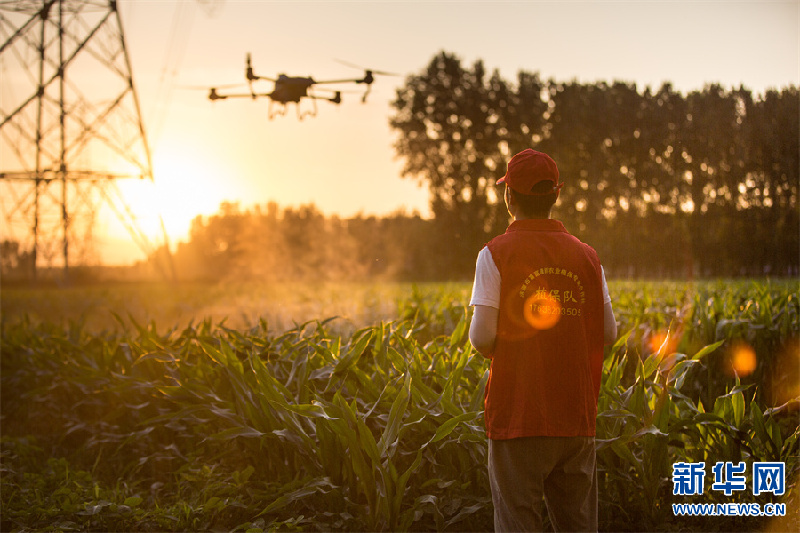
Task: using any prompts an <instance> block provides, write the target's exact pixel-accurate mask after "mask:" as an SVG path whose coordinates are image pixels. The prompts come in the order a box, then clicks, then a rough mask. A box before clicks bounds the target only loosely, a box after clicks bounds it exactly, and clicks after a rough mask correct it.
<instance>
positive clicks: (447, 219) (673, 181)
mask: <svg viewBox="0 0 800 533" xmlns="http://www.w3.org/2000/svg"><path fill="white" fill-rule="evenodd" d="M393 109H394V116H393V117H392V118H391V125H392V127H393V128H394V130H395V131H396V133H397V139H396V143H395V148H396V151H397V154H398V155H399V156H400V157H401V158H402V159H403V160H404V162H405V166H404V175H406V176H408V177H411V178H414V179H418V180H420V181H422V182H423V183H425V184H427V186H428V188H429V191H430V197H431V208H432V211H433V214H434V219H435V221H436V224H435V226H436V231H435V232H434V235H435V236H436V237H438V238H439V239H440V243H441V246H442V247H445V246H446V247H447V248H448V249H449V250H451V253H449V254H448V257H449V258H450V260H451V263H452V264H451V265H449V266H448V267H447V269H446V270H447V271H449V272H453V273H458V275H460V276H462V277H467V276H468V275H469V273H470V271H471V269H472V268H473V264H472V261H473V260H474V259H473V258H474V255H475V253H476V252H477V250H478V249H479V248H480V247H481V246H482V244H483V243H484V242H486V241H487V240H488V239H490V238H491V237H492V236H493V235H495V234H497V233H499V232H501V231H503V230H504V228H505V226H506V224H507V221H508V219H507V214H506V211H505V206H504V204H503V201H502V190H501V189H500V188H498V187H496V186H495V181H496V180H497V178H499V177H501V176H502V175H503V174H504V173H505V170H506V162H507V160H508V159H509V158H510V157H511V156H512V155H513V154H515V153H517V152H519V151H520V150H523V149H525V148H529V147H532V148H535V149H537V150H540V151H543V152H546V153H548V154H550V155H551V156H552V157H553V158H554V159H555V161H556V162H557V164H558V166H559V169H560V173H561V176H562V179H563V180H564V181H565V182H566V185H565V187H564V189H563V190H562V192H561V197H560V199H559V202H558V204H557V206H556V209H555V211H554V213H553V215H554V217H555V218H559V219H560V220H562V221H563V222H564V223H565V225H566V226H567V228H568V229H569V230H570V231H572V232H573V233H575V234H576V235H577V236H578V237H580V238H581V239H583V240H584V241H586V242H588V243H589V244H591V245H593V246H594V247H595V248H596V249H597V250H598V252H599V254H600V257H601V259H602V260H603V262H604V264H606V265H607V266H606V268H607V269H608V270H609V271H611V272H612V273H613V275H615V276H629V275H630V276H640V277H641V276H662V277H665V276H671V277H678V276H680V277H684V276H691V275H698V276H732V275H764V274H772V275H776V274H783V275H787V274H797V272H798V261H800V259H798V258H799V257H800V243H799V242H798V237H799V236H800V235H799V234H800V221H799V220H798V206H797V187H798V179H799V178H798V170H799V169H800V161H799V157H800V156H799V154H800V132H799V131H798V125H799V124H800V98H799V97H798V90H797V87H793V86H792V87H787V88H784V89H781V90H777V89H775V90H769V91H766V93H765V94H763V95H760V96H757V95H753V94H752V92H751V91H749V90H748V89H746V88H744V87H740V88H738V89H730V90H728V89H724V88H723V87H721V86H720V85H716V84H714V85H707V86H706V87H704V88H703V89H702V90H696V91H692V92H690V93H689V94H686V95H683V94H681V93H679V92H677V91H675V90H674V89H673V88H672V86H671V85H670V84H668V83H667V84H663V85H662V86H661V87H660V88H658V89H657V90H653V89H651V88H650V87H647V88H645V89H644V90H643V91H639V90H638V89H637V87H636V85H635V84H632V83H625V82H614V83H610V84H609V83H606V82H597V83H580V82H577V81H570V82H562V81H555V80H552V79H551V80H546V81H545V80H542V79H541V78H540V77H539V75H538V74H537V73H529V72H525V71H520V72H519V73H518V75H517V79H516V80H515V82H514V83H511V82H509V81H507V80H505V79H504V78H503V77H502V76H501V75H500V74H499V73H498V72H497V71H494V72H493V73H491V74H489V73H487V71H486V69H485V67H484V65H483V62H482V61H476V62H475V63H474V64H472V65H471V66H465V65H464V64H462V62H461V60H460V59H459V58H458V57H456V56H455V55H453V54H449V53H446V52H441V53H439V54H437V55H436V56H434V57H433V59H432V60H431V61H430V63H429V64H428V66H427V68H426V69H424V70H423V71H421V72H420V73H418V74H416V75H412V76H409V77H408V78H407V79H406V82H405V85H404V86H403V87H402V88H400V89H399V90H398V91H397V98H396V100H395V101H394V103H393ZM440 249H444V248H440Z"/></svg>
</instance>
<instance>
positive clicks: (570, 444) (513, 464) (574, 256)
mask: <svg viewBox="0 0 800 533" xmlns="http://www.w3.org/2000/svg"><path fill="white" fill-rule="evenodd" d="M497 183H498V184H499V183H504V184H505V186H506V188H505V195H504V198H505V202H506V206H507V207H508V212H509V213H510V214H511V216H512V217H513V221H512V223H511V225H510V226H509V227H508V229H507V230H506V232H505V233H504V234H503V235H500V236H498V237H496V238H494V239H493V240H492V241H491V242H489V244H487V245H486V247H484V248H483V249H482V250H481V252H480V254H479V255H478V260H477V264H476V272H475V284H474V286H473V291H472V299H471V301H470V305H473V306H474V314H473V319H472V323H471V325H470V330H469V338H470V341H471V342H472V344H473V346H474V347H475V349H477V350H478V351H479V352H480V353H481V354H482V355H484V356H485V357H488V358H490V359H491V360H492V362H491V367H490V371H489V381H488V382H487V384H486V394H485V421H486V433H487V436H488V437H489V479H490V482H491V489H492V501H493V503H494V524H495V529H496V530H497V531H537V530H541V529H542V527H543V524H542V513H541V508H542V498H544V501H545V503H546V505H547V510H548V514H549V516H550V520H551V522H552V524H553V527H554V528H555V529H556V531H596V530H597V473H596V466H595V444H594V436H595V418H596V416H597V397H598V394H599V390H600V375H601V371H602V367H603V345H604V344H605V343H610V342H612V341H613V340H614V338H615V337H616V335H617V326H616V322H615V319H614V312H613V309H612V307H611V298H610V297H609V295H608V287H607V286H606V281H605V275H604V273H603V268H602V266H601V265H600V260H599V259H598V257H597V253H596V252H595V251H594V249H592V248H591V247H590V246H589V245H587V244H584V243H582V242H581V241H579V240H578V239H577V238H575V237H574V236H572V235H570V234H569V233H568V232H567V230H566V229H565V228H564V225H563V224H562V223H561V222H559V221H558V220H553V219H550V210H551V209H552V207H553V205H554V204H555V202H556V200H557V198H558V193H559V191H560V189H561V187H562V185H563V183H559V181H558V168H557V166H556V163H555V162H554V161H553V160H552V159H551V158H550V157H549V156H548V155H546V154H543V153H541V152H537V151H534V150H531V149H527V150H524V151H522V152H520V153H518V154H517V155H515V156H514V157H513V158H511V161H509V163H508V171H507V172H506V175H505V176H503V177H502V178H501V179H500V180H498V182H497Z"/></svg>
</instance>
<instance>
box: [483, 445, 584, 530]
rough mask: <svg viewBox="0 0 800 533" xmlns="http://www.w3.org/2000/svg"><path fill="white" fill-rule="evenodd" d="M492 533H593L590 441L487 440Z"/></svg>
mask: <svg viewBox="0 0 800 533" xmlns="http://www.w3.org/2000/svg"><path fill="white" fill-rule="evenodd" d="M489 482H490V483H491V487H492V502H493V503H494V528H495V531H541V530H542V527H543V526H542V499H544V502H545V504H546V505H547V511H548V514H549V516H550V521H551V522H552V524H553V528H555V530H556V531H597V470H596V464H595V447H594V437H524V438H518V439H509V440H491V439H490V440H489Z"/></svg>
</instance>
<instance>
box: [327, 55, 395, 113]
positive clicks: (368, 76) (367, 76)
mask: <svg viewBox="0 0 800 533" xmlns="http://www.w3.org/2000/svg"><path fill="white" fill-rule="evenodd" d="M336 61H337V62H339V63H341V64H342V65H345V66H347V67H350V68H357V69H360V70H363V71H364V77H363V78H361V79H360V80H355V82H356V83H363V84H364V85H366V86H367V90H366V91H364V95H363V96H362V97H361V103H362V104H363V103H364V102H366V101H367V96H369V93H370V91H372V84H373V83H374V82H375V75H378V76H399V74H397V73H394V72H385V71H382V70H374V69H369V68H364V67H361V66H359V65H356V64H355V63H350V62H349V61H344V60H342V59H337V60H336Z"/></svg>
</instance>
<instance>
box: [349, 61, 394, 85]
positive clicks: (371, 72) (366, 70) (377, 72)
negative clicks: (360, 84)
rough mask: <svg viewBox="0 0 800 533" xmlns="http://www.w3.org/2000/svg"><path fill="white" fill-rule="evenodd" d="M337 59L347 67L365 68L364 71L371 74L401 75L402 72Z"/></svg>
mask: <svg viewBox="0 0 800 533" xmlns="http://www.w3.org/2000/svg"><path fill="white" fill-rule="evenodd" d="M335 61H336V62H337V63H341V64H342V65H344V66H346V67H350V68H356V69H358V70H363V71H364V72H366V73H369V74H377V75H378V76H399V75H400V74H398V73H396V72H384V71H382V70H375V69H368V68H364V67H362V66H361V65H356V64H355V63H350V62H349V61H345V60H343V59H336V60H335ZM364 83H366V82H364ZM370 83H371V82H370Z"/></svg>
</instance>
